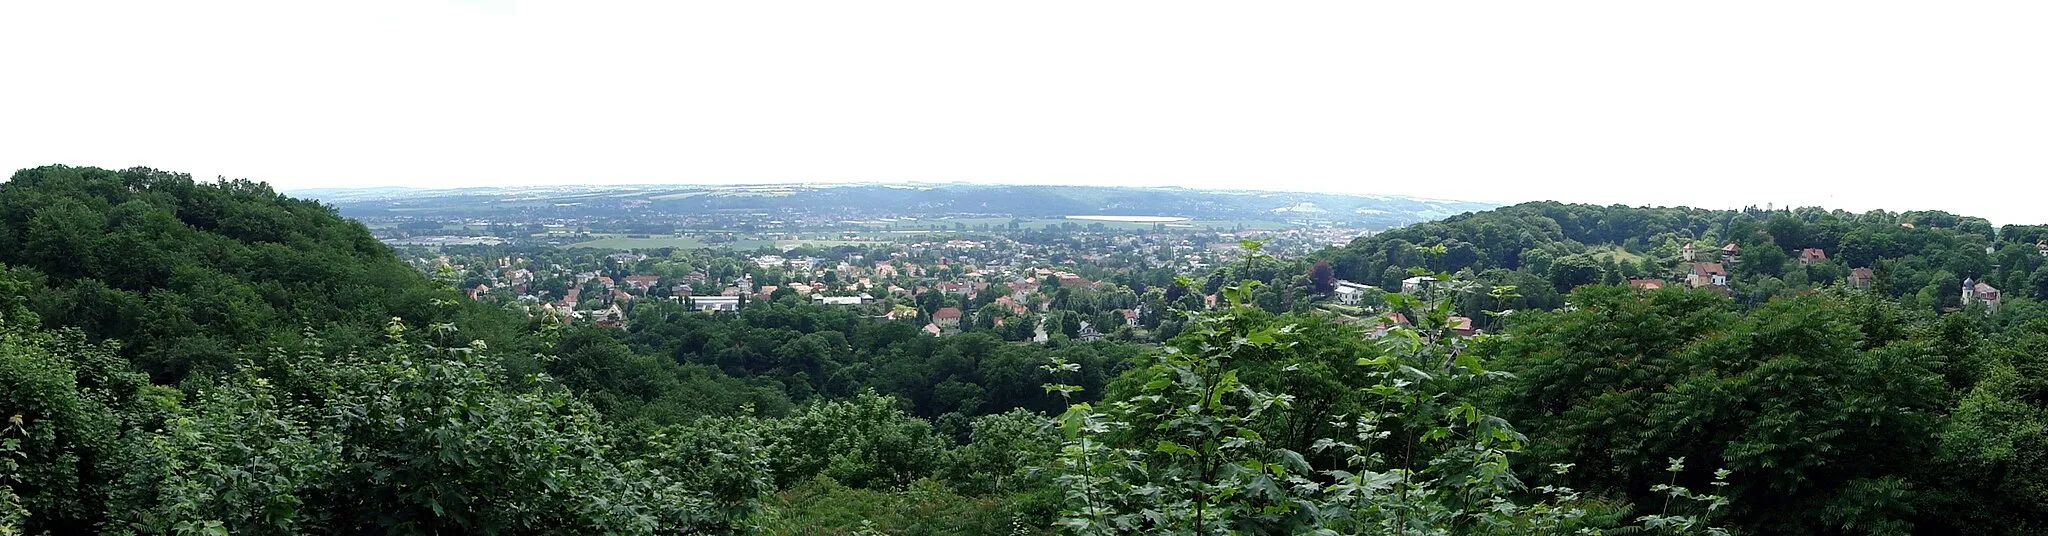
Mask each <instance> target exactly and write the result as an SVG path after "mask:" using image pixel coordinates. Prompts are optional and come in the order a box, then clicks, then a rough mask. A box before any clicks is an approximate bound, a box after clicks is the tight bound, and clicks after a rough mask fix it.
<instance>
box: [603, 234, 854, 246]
mask: <svg viewBox="0 0 2048 536" xmlns="http://www.w3.org/2000/svg"><path fill="white" fill-rule="evenodd" d="M882 242H884V241H880V240H839V239H824V238H819V239H811V238H800V239H793V240H759V239H751V240H734V241H732V242H717V243H713V242H705V241H704V240H703V239H701V238H694V237H685V238H677V237H674V236H655V237H649V238H627V237H626V236H625V235H616V234H614V235H593V238H591V239H590V240H585V241H582V242H577V243H574V244H567V245H564V246H562V247H565V248H597V249H619V250H627V249H656V248H677V249H697V248H707V247H708V248H722V249H740V250H747V249H757V248H762V247H777V248H790V247H797V246H812V247H833V246H861V245H870V244H878V243H882Z"/></svg>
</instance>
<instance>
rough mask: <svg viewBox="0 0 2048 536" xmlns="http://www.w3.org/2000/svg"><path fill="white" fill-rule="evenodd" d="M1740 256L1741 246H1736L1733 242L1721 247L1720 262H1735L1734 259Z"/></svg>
mask: <svg viewBox="0 0 2048 536" xmlns="http://www.w3.org/2000/svg"><path fill="white" fill-rule="evenodd" d="M1740 255H1742V246H1737V245H1735V243H1734V242H1729V243H1728V245H1726V246H1721V260H1723V261H1732V260H1735V257H1737V256H1740Z"/></svg>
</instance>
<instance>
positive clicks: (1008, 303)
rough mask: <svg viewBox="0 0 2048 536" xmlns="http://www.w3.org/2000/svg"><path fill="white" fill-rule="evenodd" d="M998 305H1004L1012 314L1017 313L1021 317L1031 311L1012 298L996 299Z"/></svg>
mask: <svg viewBox="0 0 2048 536" xmlns="http://www.w3.org/2000/svg"><path fill="white" fill-rule="evenodd" d="M996 303H998V304H1001V305H1002V306H1003V307H1008V308H1009V309H1010V312H1012V313H1016V314H1019V315H1022V314H1025V313H1027V312H1030V310H1029V309H1026V308H1025V307H1024V304H1021V303H1017V300H1016V299H1015V298H1011V297H1009V296H1003V297H1000V298H996Z"/></svg>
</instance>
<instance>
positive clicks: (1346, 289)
mask: <svg viewBox="0 0 2048 536" xmlns="http://www.w3.org/2000/svg"><path fill="white" fill-rule="evenodd" d="M1336 287H1337V288H1335V289H1332V290H1331V291H1330V292H1331V294H1333V295H1335V296H1336V297H1337V303H1341V304H1344V305H1358V304H1359V303H1362V302H1364V301H1365V291H1366V289H1370V288H1373V286H1372V285H1366V284H1361V283H1353V282H1350V281H1345V280H1342V279H1339V280H1337V284H1336Z"/></svg>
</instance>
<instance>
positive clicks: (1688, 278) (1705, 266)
mask: <svg viewBox="0 0 2048 536" xmlns="http://www.w3.org/2000/svg"><path fill="white" fill-rule="evenodd" d="M1685 284H1687V285H1690V286H1692V288H1700V287H1708V286H1713V287H1725V286H1728V268H1727V267H1724V266H1721V263H1718V262H1696V263H1693V264H1692V273H1688V274H1685Z"/></svg>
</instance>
